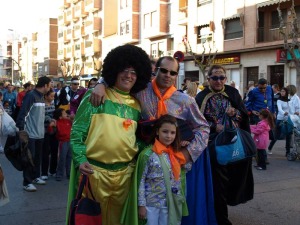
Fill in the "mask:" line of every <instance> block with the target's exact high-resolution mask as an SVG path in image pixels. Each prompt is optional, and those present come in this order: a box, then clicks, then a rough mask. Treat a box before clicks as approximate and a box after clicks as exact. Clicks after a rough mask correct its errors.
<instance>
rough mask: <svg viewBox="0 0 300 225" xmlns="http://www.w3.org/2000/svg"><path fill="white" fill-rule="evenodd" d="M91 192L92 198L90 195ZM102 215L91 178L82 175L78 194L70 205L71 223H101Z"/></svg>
mask: <svg viewBox="0 0 300 225" xmlns="http://www.w3.org/2000/svg"><path fill="white" fill-rule="evenodd" d="M84 188H85V190H86V192H85V193H86V194H87V196H86V197H82V192H83V189H84ZM88 194H91V197H92V198H89V197H88ZM101 224H102V216H101V208H100V203H99V202H96V200H95V197H94V195H93V192H92V189H91V185H90V182H89V178H88V176H86V175H82V179H81V182H80V185H79V188H78V191H77V194H76V198H75V199H74V200H72V202H71V205H70V214H69V225H101Z"/></svg>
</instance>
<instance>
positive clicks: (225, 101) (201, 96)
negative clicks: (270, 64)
mask: <svg viewBox="0 0 300 225" xmlns="http://www.w3.org/2000/svg"><path fill="white" fill-rule="evenodd" d="M207 79H208V82H209V86H208V87H206V88H205V89H204V90H203V91H201V92H199V93H198V94H197V96H196V102H197V104H198V106H199V108H200V111H201V113H203V115H204V117H205V118H206V120H207V122H208V123H209V126H210V137H209V143H208V149H209V154H210V164H211V171H212V177H213V192H214V207H215V214H216V218H217V223H218V225H230V224H232V223H231V222H230V221H229V219H228V208H227V205H231V206H234V205H238V204H240V203H245V202H247V201H248V200H251V199H252V198H253V190H254V182H253V174H252V160H251V158H250V159H249V160H245V161H242V162H237V163H235V164H232V165H228V166H222V165H220V164H218V162H217V159H216V154H215V150H214V142H215V141H214V140H215V138H216V136H217V135H218V133H220V132H221V131H222V130H223V125H222V122H223V117H224V115H225V114H227V115H228V116H230V117H231V118H232V120H233V121H234V122H235V124H236V125H237V126H239V127H240V128H241V129H243V130H246V131H248V132H250V127H249V119H248V112H247V110H246V108H245V106H244V104H243V101H242V98H241V96H240V94H239V92H238V90H237V89H235V88H234V87H231V86H230V85H226V84H225V83H226V81H227V77H226V70H225V68H224V67H222V66H219V65H213V66H211V67H210V68H209V70H208V78H207Z"/></svg>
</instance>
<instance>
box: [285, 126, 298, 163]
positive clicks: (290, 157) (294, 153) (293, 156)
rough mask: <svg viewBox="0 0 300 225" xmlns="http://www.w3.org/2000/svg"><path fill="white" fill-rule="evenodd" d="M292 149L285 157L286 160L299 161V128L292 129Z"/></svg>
mask: <svg viewBox="0 0 300 225" xmlns="http://www.w3.org/2000/svg"><path fill="white" fill-rule="evenodd" d="M293 134H294V135H293V139H294V147H293V150H292V151H291V152H290V153H289V154H288V155H287V160H289V161H295V160H296V159H297V158H298V159H300V128H297V127H294V132H293Z"/></svg>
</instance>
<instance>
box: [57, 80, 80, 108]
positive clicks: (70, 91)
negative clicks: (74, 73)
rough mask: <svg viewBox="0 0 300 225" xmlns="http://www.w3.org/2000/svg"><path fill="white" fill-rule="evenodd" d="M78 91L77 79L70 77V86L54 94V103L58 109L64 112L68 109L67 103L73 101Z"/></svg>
mask: <svg viewBox="0 0 300 225" xmlns="http://www.w3.org/2000/svg"><path fill="white" fill-rule="evenodd" d="M78 90H79V79H78V77H72V79H71V85H70V86H66V87H63V88H62V89H60V90H59V91H58V92H56V93H55V101H56V102H57V104H58V106H59V107H62V108H64V109H65V110H69V109H70V105H69V103H70V102H71V101H72V100H73V98H74V97H75V96H76V94H77V93H78Z"/></svg>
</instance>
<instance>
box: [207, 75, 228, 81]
mask: <svg viewBox="0 0 300 225" xmlns="http://www.w3.org/2000/svg"><path fill="white" fill-rule="evenodd" d="M209 79H212V80H213V81H218V80H225V79H226V77H225V76H221V77H218V76H212V77H209Z"/></svg>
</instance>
